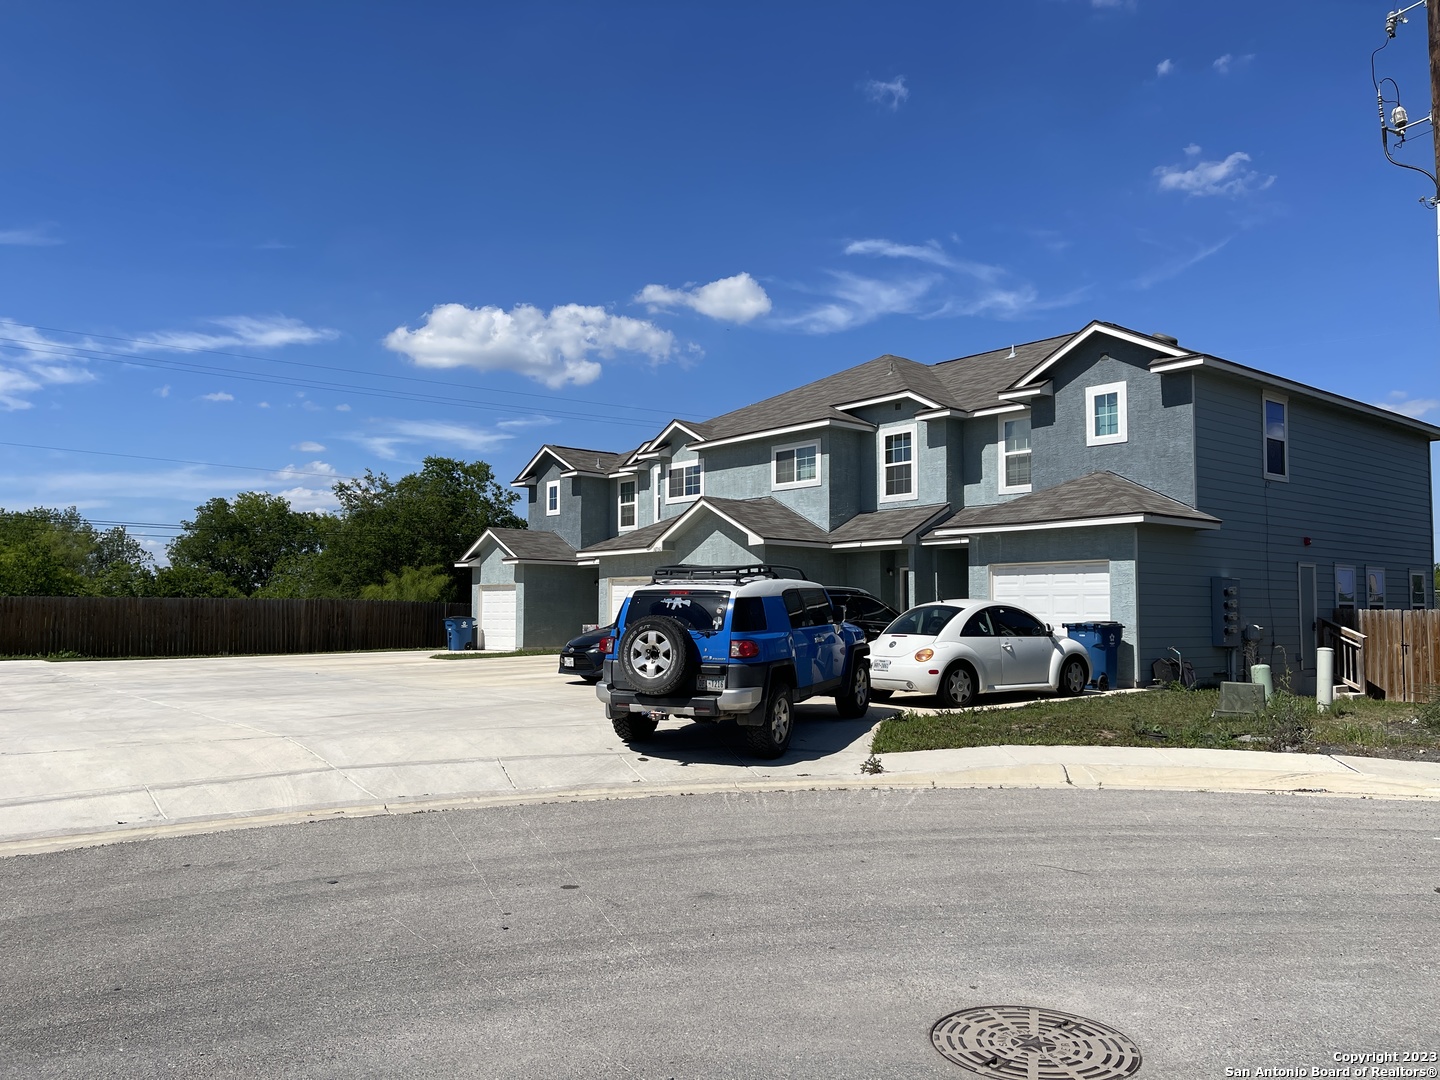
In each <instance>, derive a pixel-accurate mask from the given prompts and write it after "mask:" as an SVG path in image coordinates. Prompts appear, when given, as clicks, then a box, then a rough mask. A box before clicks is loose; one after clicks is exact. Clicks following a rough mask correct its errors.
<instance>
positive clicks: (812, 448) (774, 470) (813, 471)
mask: <svg viewBox="0 0 1440 1080" xmlns="http://www.w3.org/2000/svg"><path fill="white" fill-rule="evenodd" d="M819 483H820V446H819V444H817V443H800V444H797V445H795V446H777V447H776V448H775V456H774V457H772V458H771V459H770V486H771V487H772V488H792V487H813V486H815V485H816V484H819Z"/></svg>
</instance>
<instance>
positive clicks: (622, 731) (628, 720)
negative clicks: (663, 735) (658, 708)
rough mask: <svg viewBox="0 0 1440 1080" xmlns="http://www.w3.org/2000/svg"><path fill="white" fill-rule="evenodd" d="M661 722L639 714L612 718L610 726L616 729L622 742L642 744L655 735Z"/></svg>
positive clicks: (627, 714)
mask: <svg viewBox="0 0 1440 1080" xmlns="http://www.w3.org/2000/svg"><path fill="white" fill-rule="evenodd" d="M658 723H659V721H656V720H651V719H649V718H648V717H645V716H641V715H640V714H639V713H626V714H625V715H624V716H616V717H613V718H611V720H610V726H611V727H613V728H614V729H615V734H616V735H617V736H618V737H619V739H620V741H621V742H626V743H632V742H641V741H642V740H644V739H648V738H650V736H652V735H654V734H655V728H656V726H657V725H658Z"/></svg>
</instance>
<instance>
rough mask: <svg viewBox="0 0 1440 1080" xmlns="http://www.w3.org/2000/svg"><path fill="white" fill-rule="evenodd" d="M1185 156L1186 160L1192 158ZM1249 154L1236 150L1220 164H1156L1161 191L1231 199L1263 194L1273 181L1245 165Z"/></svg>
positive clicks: (1191, 155)
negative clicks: (1222, 196)
mask: <svg viewBox="0 0 1440 1080" xmlns="http://www.w3.org/2000/svg"><path fill="white" fill-rule="evenodd" d="M1187 154H1188V156H1190V157H1194V156H1196V155H1194V154H1189V151H1188V148H1187ZM1249 161H1250V155H1249V154H1244V153H1241V152H1240V151H1238V150H1237V151H1236V152H1235V153H1233V154H1231V155H1230V156H1229V157H1227V158H1226V159H1225V160H1224V161H1200V162H1197V163H1196V164H1194V165H1192V166H1191V167H1190V168H1188V169H1187V168H1184V167H1183V166H1181V165H1157V166H1156V167H1155V170H1154V175H1155V176H1157V177H1159V181H1160V190H1161V191H1179V192H1183V193H1184V194H1186V195H1229V196H1231V197H1232V198H1234V197H1239V196H1241V195H1249V194H1251V193H1253V192H1256V191H1264V190H1265V189H1266V188H1268V187H1269V186H1270V185H1271V184H1273V183H1274V182H1275V177H1273V176H1262V175H1261V174H1260V173H1258V172H1256V171H1255V170H1253V169H1247V168H1246V167H1245V166H1246V164H1247V163H1248V162H1249Z"/></svg>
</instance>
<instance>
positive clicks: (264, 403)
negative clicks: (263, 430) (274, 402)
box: [255, 401, 270, 409]
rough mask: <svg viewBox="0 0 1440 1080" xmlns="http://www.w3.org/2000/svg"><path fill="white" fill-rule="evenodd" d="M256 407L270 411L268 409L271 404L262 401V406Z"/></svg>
mask: <svg viewBox="0 0 1440 1080" xmlns="http://www.w3.org/2000/svg"><path fill="white" fill-rule="evenodd" d="M255 407H256V408H257V409H268V408H269V407H270V402H268V401H262V402H260V404H258V405H256V406H255Z"/></svg>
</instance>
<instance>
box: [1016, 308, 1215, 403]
mask: <svg viewBox="0 0 1440 1080" xmlns="http://www.w3.org/2000/svg"><path fill="white" fill-rule="evenodd" d="M1096 334H1105V335H1107V336H1108V337H1112V338H1116V339H1117V340H1119V341H1128V342H1129V343H1130V344H1131V345H1139V346H1140V347H1141V348H1145V349H1154V350H1155V351H1156V352H1158V353H1165V354H1166V355H1167V356H1189V355H1190V350H1189V349H1182V348H1179V347H1178V346H1176V345H1171V344H1169V343H1168V342H1164V341H1157V340H1156V339H1155V338H1152V337H1147V336H1146V335H1145V334H1137V333H1135V332H1134V331H1133V330H1122V329H1121V328H1120V327H1118V326H1107V325H1105V324H1104V323H1101V322H1092V323H1091V324H1090V325H1089V326H1087V327H1085V329H1084V330H1081V331H1080V332H1079V333H1078V334H1076V335H1075V336H1074V337H1072V338H1071V339H1070V340H1069V341H1067V342H1066V343H1065V344H1064V345H1061V346H1060V348H1058V349H1056V350H1055V351H1054V352H1053V353H1051V354H1050V355H1049V356H1047V357H1046V358H1045V359H1044V360H1041V361H1040V363H1038V364H1036V365H1035V366H1034V367H1033V368H1031V369H1030V370H1029V371H1027V372H1026V373H1025V374H1024V375H1023V376H1021V377H1020V378H1018V379H1016V380H1015V381H1014V382H1013V383H1011V384H1010V386H1011V388H1012V389H1019V388H1020V387H1022V386H1028V385H1029V384H1030V383H1031V382H1033V381H1034V380H1035V379H1036V378H1038V377H1039V376H1041V375H1043V374H1044V373H1045V372H1047V371H1049V370H1050V369H1051V368H1052V367H1054V366H1055V365H1056V364H1058V363H1059V362H1060V361H1061V360H1063V359H1064V358H1065V357H1067V356H1069V355H1070V353H1072V352H1073V351H1074V350H1075V349H1077V348H1079V347H1080V346H1081V345H1082V344H1084V342H1086V341H1087V340H1089V339H1090V338H1092V337H1094V336H1095V335H1096Z"/></svg>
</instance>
